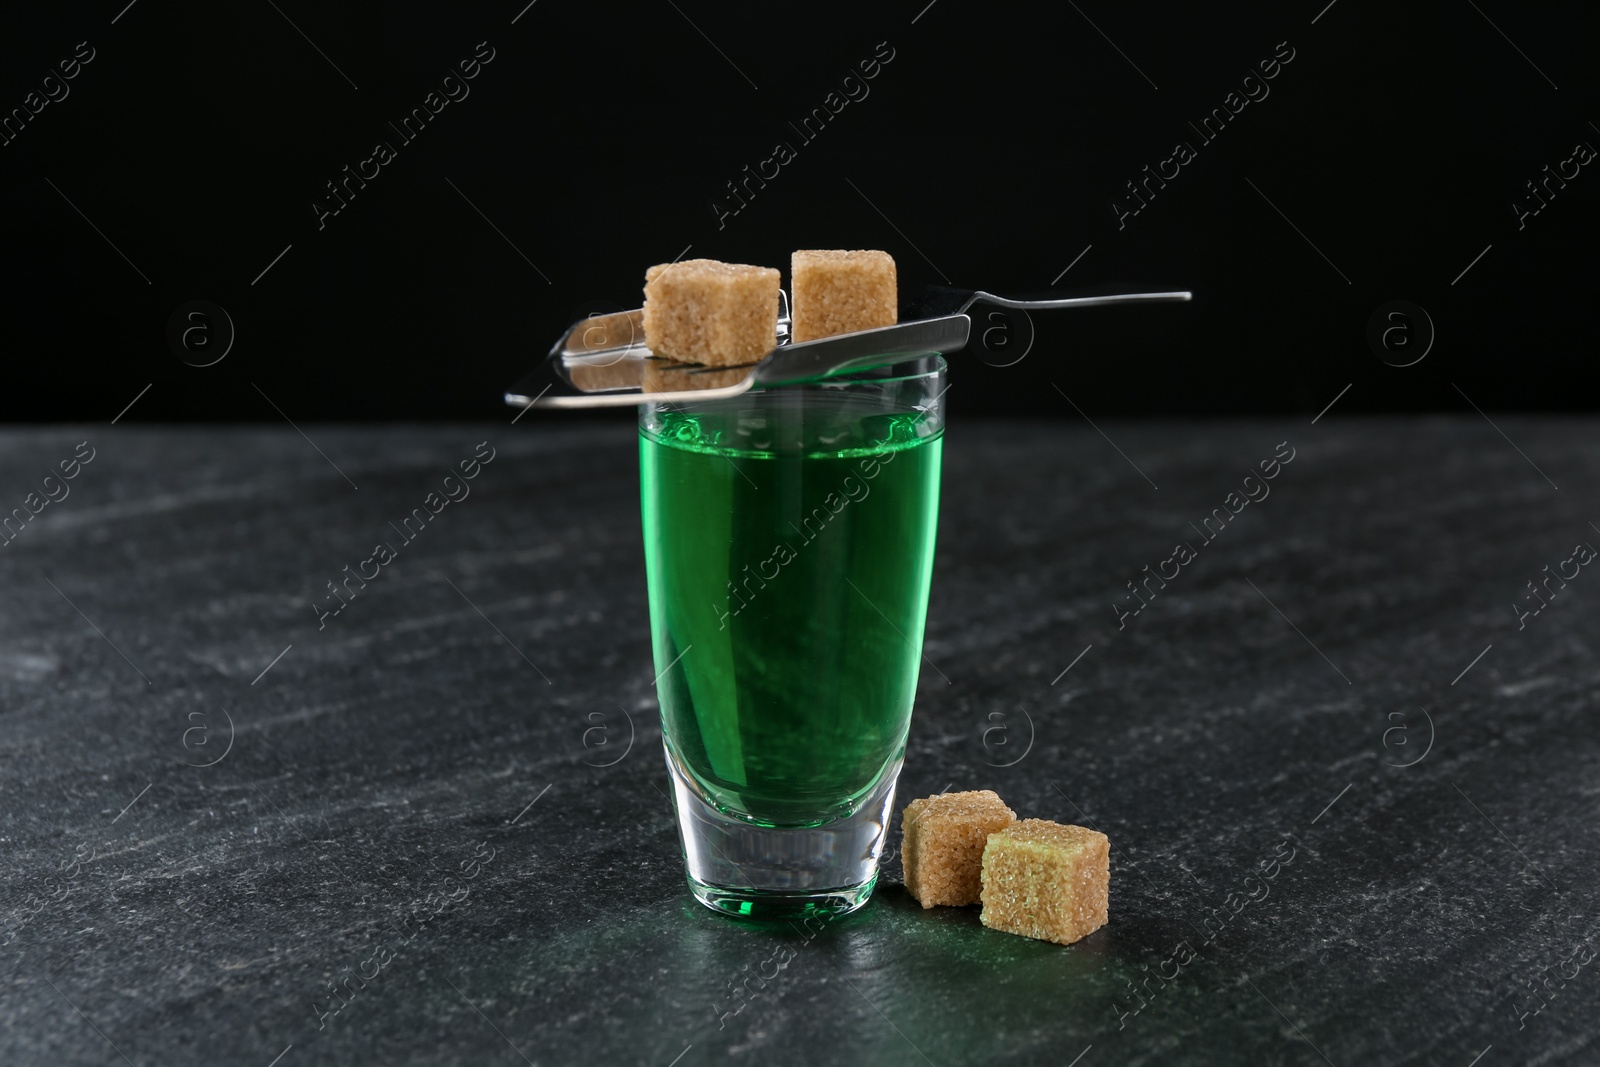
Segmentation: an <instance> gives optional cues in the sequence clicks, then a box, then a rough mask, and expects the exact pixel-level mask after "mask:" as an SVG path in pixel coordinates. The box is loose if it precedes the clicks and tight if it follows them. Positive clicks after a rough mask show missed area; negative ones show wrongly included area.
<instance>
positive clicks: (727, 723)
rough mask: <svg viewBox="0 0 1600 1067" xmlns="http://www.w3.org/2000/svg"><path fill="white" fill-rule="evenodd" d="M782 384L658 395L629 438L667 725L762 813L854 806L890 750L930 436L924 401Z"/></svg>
mask: <svg viewBox="0 0 1600 1067" xmlns="http://www.w3.org/2000/svg"><path fill="white" fill-rule="evenodd" d="M793 399H794V401H795V402H794V403H792V404H784V403H781V402H780V403H777V404H769V405H767V406H764V407H761V408H757V407H755V406H754V405H753V404H750V403H741V402H740V401H738V400H735V401H723V402H720V403H718V404H714V405H708V406H707V408H706V409H705V410H703V411H699V412H692V413H666V412H660V411H658V412H657V414H656V416H655V422H654V423H653V431H641V434H640V441H639V458H640V473H641V479H640V481H641V492H642V496H643V516H644V544H645V564H646V568H647V572H648V576H649V586H650V621H651V631H652V635H653V639H654V645H655V649H654V651H655V661H656V667H657V669H658V670H664V671H665V673H664V674H663V675H662V676H661V679H660V681H659V682H658V683H657V695H658V698H659V700H660V702H661V712H662V724H663V730H664V732H665V737H666V741H667V745H668V747H669V749H670V750H671V752H672V753H673V755H675V756H676V758H677V760H678V762H679V764H680V765H681V766H682V767H684V768H685V769H686V770H687V771H688V773H689V774H690V775H691V776H692V777H693V779H694V780H695V782H696V783H697V784H698V786H699V788H700V789H701V790H702V792H703V793H704V795H705V796H706V797H707V798H708V799H709V800H710V801H711V802H712V803H713V804H714V805H715V806H716V807H717V808H719V809H720V810H722V811H724V812H727V813H729V814H732V815H736V816H739V817H741V818H744V819H747V820H749V821H751V822H753V823H756V824H758V825H765V826H808V825H810V826H815V825H820V824H822V823H824V822H827V821H830V820H832V819H835V818H841V817H844V816H848V815H850V814H852V813H853V812H854V810H855V806H856V804H858V803H859V802H860V800H861V799H862V798H863V797H864V796H865V795H866V794H867V793H869V792H870V791H871V790H872V788H873V787H874V786H875V785H877V784H878V783H879V782H880V781H881V779H882V777H883V774H884V772H885V771H887V770H888V769H889V768H890V766H891V765H892V764H893V763H894V762H895V761H896V760H897V759H898V758H899V757H900V755H901V754H902V752H903V750H904V747H905V738H906V730H907V727H908V726H909V724H910V720H911V704H912V699H913V697H914V695H915V691H916V685H917V676H918V671H919V667H920V661H921V654H922V632H923V623H924V620H925V616H926V610H927V602H928V582H929V579H930V577H931V571H932V566H933V544H934V531H935V525H936V521H937V516H938V506H939V459H940V452H941V449H942V446H943V442H942V433H943V431H942V428H941V429H939V430H937V431H930V429H929V427H928V426H926V425H925V424H924V423H923V419H924V418H925V416H924V415H923V414H922V413H911V414H883V413H880V412H877V411H874V410H873V409H872V408H871V407H870V406H869V405H868V404H865V403H862V402H861V401H862V400H863V399H864V398H861V397H858V396H855V397H853V396H850V395H841V396H839V397H837V398H834V397H828V396H826V395H823V396H818V395H817V394H816V393H810V394H807V395H804V396H797V397H794V398H793ZM801 442H808V443H809V444H808V445H802V444H800V443H801ZM819 442H821V443H822V444H821V445H820V446H819ZM669 664H670V667H669V666H668V665H669Z"/></svg>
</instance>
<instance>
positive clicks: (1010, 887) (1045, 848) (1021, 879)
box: [981, 819, 1111, 945]
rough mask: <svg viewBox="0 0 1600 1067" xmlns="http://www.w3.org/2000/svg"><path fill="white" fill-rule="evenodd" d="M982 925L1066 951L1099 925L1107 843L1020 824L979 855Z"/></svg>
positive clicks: (1055, 827)
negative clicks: (981, 865) (980, 858)
mask: <svg viewBox="0 0 1600 1067" xmlns="http://www.w3.org/2000/svg"><path fill="white" fill-rule="evenodd" d="M982 882H983V891H982V896H983V914H982V916H981V918H982V921H983V925H985V926H988V927H991V928H993V929H995V930H1004V931H1006V932H1007V933H1012V934H1021V935H1022V936H1023V937H1033V938H1038V939H1039V940H1041V941H1054V942H1056V943H1057V944H1061V945H1070V944H1072V942H1074V941H1077V940H1078V939H1079V938H1082V937H1086V936H1088V935H1089V934H1092V933H1093V932H1094V931H1096V930H1098V929H1100V927H1102V926H1104V925H1105V924H1106V918H1107V914H1108V910H1109V900H1110V887H1111V842H1110V840H1109V839H1107V837H1106V835H1105V834H1102V833H1099V832H1097V831H1095V830H1089V829H1085V828H1084V827H1082V826H1063V825H1062V824H1060V823H1055V822H1050V821H1048V820H1046V819H1022V820H1020V821H1019V822H1014V823H1012V824H1011V825H1010V826H1007V827H1005V828H1004V829H1002V830H1000V831H998V832H997V833H993V834H990V835H989V843H988V845H987V846H986V847H985V848H984V850H983V877H982Z"/></svg>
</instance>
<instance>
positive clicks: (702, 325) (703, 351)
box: [644, 259, 779, 367]
mask: <svg viewBox="0 0 1600 1067" xmlns="http://www.w3.org/2000/svg"><path fill="white" fill-rule="evenodd" d="M778 283H779V276H778V272H777V271H776V270H774V269H772V268H771V267H752V266H748V265H746V264H743V263H720V262H718V261H717V260H714V259H686V260H683V261H682V262H679V263H658V264H656V265H655V266H654V267H651V268H650V269H649V270H647V271H645V275H644V340H645V344H646V345H647V346H648V347H649V349H650V351H651V352H653V353H654V354H655V355H658V356H665V357H667V358H669V359H676V360H682V361H685V362H689V363H699V364H703V365H705V366H712V367H731V366H736V365H738V364H741V363H753V362H755V361H756V360H758V359H760V358H761V357H762V356H764V355H766V354H767V353H768V352H770V351H772V349H773V348H774V347H775V346H776V345H777V343H778V289H779V284H778Z"/></svg>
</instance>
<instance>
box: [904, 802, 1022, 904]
mask: <svg viewBox="0 0 1600 1067" xmlns="http://www.w3.org/2000/svg"><path fill="white" fill-rule="evenodd" d="M1016 817H1017V813H1016V812H1014V811H1012V810H1011V809H1010V808H1008V807H1006V805H1005V802H1004V801H1002V800H1001V799H1000V798H999V797H998V796H996V795H995V794H994V792H993V791H992V790H988V789H980V790H977V791H976V792H972V793H940V794H939V795H937V796H931V797H927V798H925V799H922V800H913V801H912V802H911V803H910V804H908V805H906V810H905V812H904V813H903V814H902V815H901V817H900V828H901V831H902V835H903V837H904V840H903V841H902V842H901V845H900V862H901V863H902V864H903V865H904V867H905V872H906V891H907V892H909V893H910V894H911V895H912V896H913V897H915V898H916V899H917V900H918V901H919V902H920V903H921V904H922V906H923V907H924V908H931V907H933V906H934V905H935V904H950V905H958V906H959V905H963V904H976V903H978V889H979V874H980V872H981V870H982V868H983V848H984V843H985V842H987V841H988V839H989V835H990V834H992V833H994V832H995V831H996V830H1000V829H1003V828H1005V827H1006V826H1009V825H1011V823H1012V822H1014V821H1015V820H1016Z"/></svg>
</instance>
